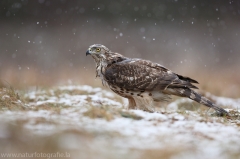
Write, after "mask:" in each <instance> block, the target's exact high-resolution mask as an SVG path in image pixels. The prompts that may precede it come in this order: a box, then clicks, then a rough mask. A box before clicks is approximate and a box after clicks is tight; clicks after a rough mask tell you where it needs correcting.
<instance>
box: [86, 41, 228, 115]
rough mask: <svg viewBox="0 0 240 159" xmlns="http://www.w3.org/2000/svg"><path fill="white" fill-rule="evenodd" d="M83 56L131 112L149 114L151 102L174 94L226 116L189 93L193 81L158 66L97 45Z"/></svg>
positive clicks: (151, 107) (194, 87)
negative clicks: (88, 56) (88, 57)
mask: <svg viewBox="0 0 240 159" xmlns="http://www.w3.org/2000/svg"><path fill="white" fill-rule="evenodd" d="M86 55H91V56H92V57H93V59H94V60H95V63H96V76H97V77H100V78H101V80H102V83H103V85H107V86H108V87H109V88H110V89H111V90H112V91H113V92H115V93H117V94H118V95H120V96H122V97H125V98H128V101H129V108H131V109H142V110H146V111H151V112H152V111H154V105H153V102H154V101H155V102H160V101H164V100H167V99H169V96H170V95H176V96H180V97H187V98H190V99H192V100H194V101H196V102H198V103H201V104H203V105H205V106H207V107H210V108H213V109H215V110H216V111H217V112H218V113H219V114H221V115H227V114H228V113H227V112H226V111H225V110H224V109H222V108H220V107H218V106H216V105H215V104H213V103H212V102H211V101H210V100H208V99H207V98H205V97H203V96H201V95H200V94H198V93H197V92H195V91H194V90H193V89H197V87H196V86H194V85H193V84H194V83H198V82H197V81H196V80H193V79H191V78H189V77H184V76H181V75H178V74H176V73H174V72H172V71H171V70H169V69H167V68H165V67H164V66H162V65H160V64H158V63H154V62H151V61H148V60H143V59H137V58H128V57H124V56H123V55H121V54H119V53H115V52H112V51H110V50H109V49H108V48H107V47H105V46H104V45H101V44H94V45H92V46H90V47H89V49H88V50H87V52H86Z"/></svg>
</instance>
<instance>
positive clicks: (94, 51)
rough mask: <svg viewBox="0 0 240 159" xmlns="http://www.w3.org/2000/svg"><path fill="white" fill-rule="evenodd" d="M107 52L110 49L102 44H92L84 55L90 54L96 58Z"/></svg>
mask: <svg viewBox="0 0 240 159" xmlns="http://www.w3.org/2000/svg"><path fill="white" fill-rule="evenodd" d="M109 52H110V50H109V49H108V48H107V47H106V46H104V45H102V44H93V45H91V46H90V47H89V49H88V50H87V52H86V56H87V55H91V56H93V57H96V58H101V57H104V56H105V55H104V54H105V53H109Z"/></svg>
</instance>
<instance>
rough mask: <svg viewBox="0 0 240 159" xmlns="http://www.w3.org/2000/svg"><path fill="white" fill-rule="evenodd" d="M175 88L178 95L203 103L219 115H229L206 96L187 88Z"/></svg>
mask: <svg viewBox="0 0 240 159" xmlns="http://www.w3.org/2000/svg"><path fill="white" fill-rule="evenodd" d="M175 90H176V91H177V93H179V96H183V97H188V98H190V99H192V100H194V101H196V102H198V103H200V104H203V105H205V106H207V107H209V108H213V109H214V110H216V111H217V112H219V113H220V115H229V114H228V112H227V111H226V110H224V109H223V108H220V107H218V106H217V105H215V104H214V103H213V102H211V101H210V100H209V99H207V98H206V97H203V96H201V95H200V94H198V93H197V92H195V91H193V90H191V89H189V88H185V89H184V88H179V89H175Z"/></svg>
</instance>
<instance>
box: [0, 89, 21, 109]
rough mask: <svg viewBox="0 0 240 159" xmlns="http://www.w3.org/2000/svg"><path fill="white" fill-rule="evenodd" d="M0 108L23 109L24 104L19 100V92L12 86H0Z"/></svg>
mask: <svg viewBox="0 0 240 159" xmlns="http://www.w3.org/2000/svg"><path fill="white" fill-rule="evenodd" d="M0 109H1V110H25V109H26V106H25V104H24V103H23V102H22V101H21V99H20V97H19V94H18V93H17V92H16V91H15V90H14V88H12V87H9V88H6V87H2V88H0Z"/></svg>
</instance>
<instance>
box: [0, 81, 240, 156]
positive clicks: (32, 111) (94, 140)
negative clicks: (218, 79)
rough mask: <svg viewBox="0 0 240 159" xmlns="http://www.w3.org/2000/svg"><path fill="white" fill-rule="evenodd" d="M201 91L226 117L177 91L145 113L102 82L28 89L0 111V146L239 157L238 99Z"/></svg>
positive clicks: (99, 153)
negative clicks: (129, 105)
mask: <svg viewBox="0 0 240 159" xmlns="http://www.w3.org/2000/svg"><path fill="white" fill-rule="evenodd" d="M2 91H3V90H2ZM0 93H1V92H0ZM206 95H207V96H208V97H209V98H211V99H212V100H214V101H215V102H216V103H217V104H218V105H220V106H223V107H225V108H228V110H229V112H230V113H231V114H232V117H231V118H229V117H217V116H214V115H211V111H207V109H197V108H198V107H199V105H197V106H198V107H197V108H196V110H195V109H190V110H188V109H189V106H190V107H192V106H194V103H193V102H191V101H190V100H188V99H184V98H179V99H177V100H174V101H172V102H171V103H169V104H168V105H167V106H165V107H164V109H163V108H162V109H157V111H158V112H155V113H148V112H144V111H141V110H127V109H125V108H124V105H126V101H125V100H122V98H120V97H117V96H115V95H114V94H113V93H111V92H108V91H106V90H102V89H101V88H92V87H90V86H73V85H70V86H60V87H55V88H52V89H48V90H38V91H30V92H28V93H26V94H25V96H24V97H23V98H22V101H18V103H22V105H23V107H24V109H23V110H17V111H16V110H14V111H12V110H3V111H1V112H0V119H1V121H0V141H1V143H0V149H1V150H0V152H9V153H10V152H11V153H12V152H18V153H22V152H29V153H30V152H35V151H38V152H41V151H44V152H48V153H52V152H66V153H69V154H70V158H81V159H82V158H87V159H89V158H90V159H91V158H94V159H95V158H98V159H101V158H102V159H106V158H109V159H110V158H119V159H120V158H134V159H135V158H136V159H138V158H153V159H155V158H171V159H175V158H184V159H185V158H186V159H188V158H189V159H190V158H196V159H198V158H199V159H202V158H205V159H208V158H209V159H212V158H218V159H227V158H236V159H237V158H240V142H239V141H240V117H239V112H238V110H237V109H238V107H239V108H240V99H229V98H224V97H216V96H212V95H210V94H206ZM1 98H2V100H3V101H4V100H5V99H7V98H8V96H7V95H4V96H2V97H1ZM185 105H186V109H182V106H185ZM180 107H181V109H179V108H180ZM202 107H204V106H201V107H200V108H202ZM193 110H194V111H193ZM58 158H60V157H58ZM62 158H67V157H62Z"/></svg>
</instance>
